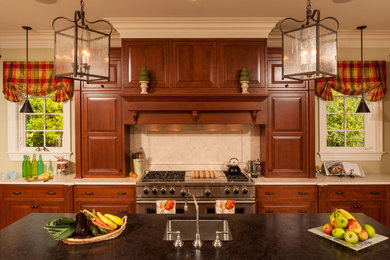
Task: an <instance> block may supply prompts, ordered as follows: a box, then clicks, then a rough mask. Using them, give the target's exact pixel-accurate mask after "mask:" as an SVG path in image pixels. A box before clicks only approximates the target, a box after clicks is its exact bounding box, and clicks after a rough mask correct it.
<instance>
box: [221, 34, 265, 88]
mask: <svg viewBox="0 0 390 260" xmlns="http://www.w3.org/2000/svg"><path fill="white" fill-rule="evenodd" d="M265 49H266V41H265V40H259V39H257V40H253V41H249V40H247V41H243V40H221V42H220V45H219V56H220V63H219V65H220V66H219V73H220V74H219V75H220V76H219V77H220V86H221V88H236V89H240V82H239V78H240V72H241V69H242V68H243V67H246V68H247V69H248V72H249V76H250V79H251V81H250V83H249V89H251V88H258V87H262V88H263V87H265V82H266V80H265V78H266V77H265V75H266V68H265ZM249 92H251V91H250V90H249Z"/></svg>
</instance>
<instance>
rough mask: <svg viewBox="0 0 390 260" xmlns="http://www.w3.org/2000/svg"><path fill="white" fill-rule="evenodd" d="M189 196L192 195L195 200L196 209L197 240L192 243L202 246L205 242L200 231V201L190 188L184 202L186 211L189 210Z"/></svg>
mask: <svg viewBox="0 0 390 260" xmlns="http://www.w3.org/2000/svg"><path fill="white" fill-rule="evenodd" d="M188 197H192V199H193V200H194V204H195V210H196V235H195V241H194V242H193V243H192V245H193V246H194V247H195V248H201V247H202V244H203V243H202V241H201V240H200V233H199V205H198V201H197V200H196V198H195V196H194V195H193V194H192V193H190V191H189V190H188V194H187V196H186V201H185V203H184V212H187V211H188V203H187V201H188Z"/></svg>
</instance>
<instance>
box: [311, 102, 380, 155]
mask: <svg viewBox="0 0 390 260" xmlns="http://www.w3.org/2000/svg"><path fill="white" fill-rule="evenodd" d="M318 100H319V102H318V114H319V117H318V118H319V120H318V123H319V127H318V129H319V142H318V143H319V152H318V154H319V155H320V158H321V161H380V160H381V159H382V156H383V154H384V152H383V102H382V100H379V101H375V102H370V101H367V105H368V107H369V108H370V111H371V113H367V114H364V130H365V134H364V144H365V146H364V147H328V146H327V144H326V134H327V133H326V132H327V126H326V100H323V99H321V98H318Z"/></svg>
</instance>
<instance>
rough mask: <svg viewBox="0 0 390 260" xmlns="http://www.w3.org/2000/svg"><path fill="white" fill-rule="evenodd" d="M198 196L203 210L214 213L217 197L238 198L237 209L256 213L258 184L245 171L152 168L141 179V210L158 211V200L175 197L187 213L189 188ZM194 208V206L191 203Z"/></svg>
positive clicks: (139, 210)
mask: <svg viewBox="0 0 390 260" xmlns="http://www.w3.org/2000/svg"><path fill="white" fill-rule="evenodd" d="M189 191H190V192H191V193H192V194H193V195H195V196H196V198H197V199H198V203H199V210H200V213H201V214H214V213H215V201H216V200H228V199H231V200H235V203H236V213H241V214H244V213H245V214H249V213H255V186H254V183H253V181H252V180H251V179H250V178H248V177H247V176H246V175H245V174H243V173H242V172H238V173H230V172H227V171H225V172H224V171H149V172H148V173H147V174H146V175H145V176H144V177H143V178H142V180H141V181H140V182H137V213H140V214H155V213H156V201H157V200H169V199H171V200H175V201H176V213H177V214H182V213H184V201H185V196H186V195H187V194H188V192H189ZM189 208H190V209H194V207H189Z"/></svg>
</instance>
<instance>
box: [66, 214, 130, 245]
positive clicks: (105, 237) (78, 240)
mask: <svg viewBox="0 0 390 260" xmlns="http://www.w3.org/2000/svg"><path fill="white" fill-rule="evenodd" d="M122 220H123V225H122V226H121V227H120V228H119V229H117V230H115V231H113V232H110V233H107V234H105V235H100V236H96V237H91V238H67V239H64V240H62V242H63V243H64V244H67V245H85V244H92V243H96V242H101V241H106V240H110V239H113V238H116V237H118V236H119V235H120V234H122V232H123V230H125V228H126V223H127V216H124V217H123V218H122Z"/></svg>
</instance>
